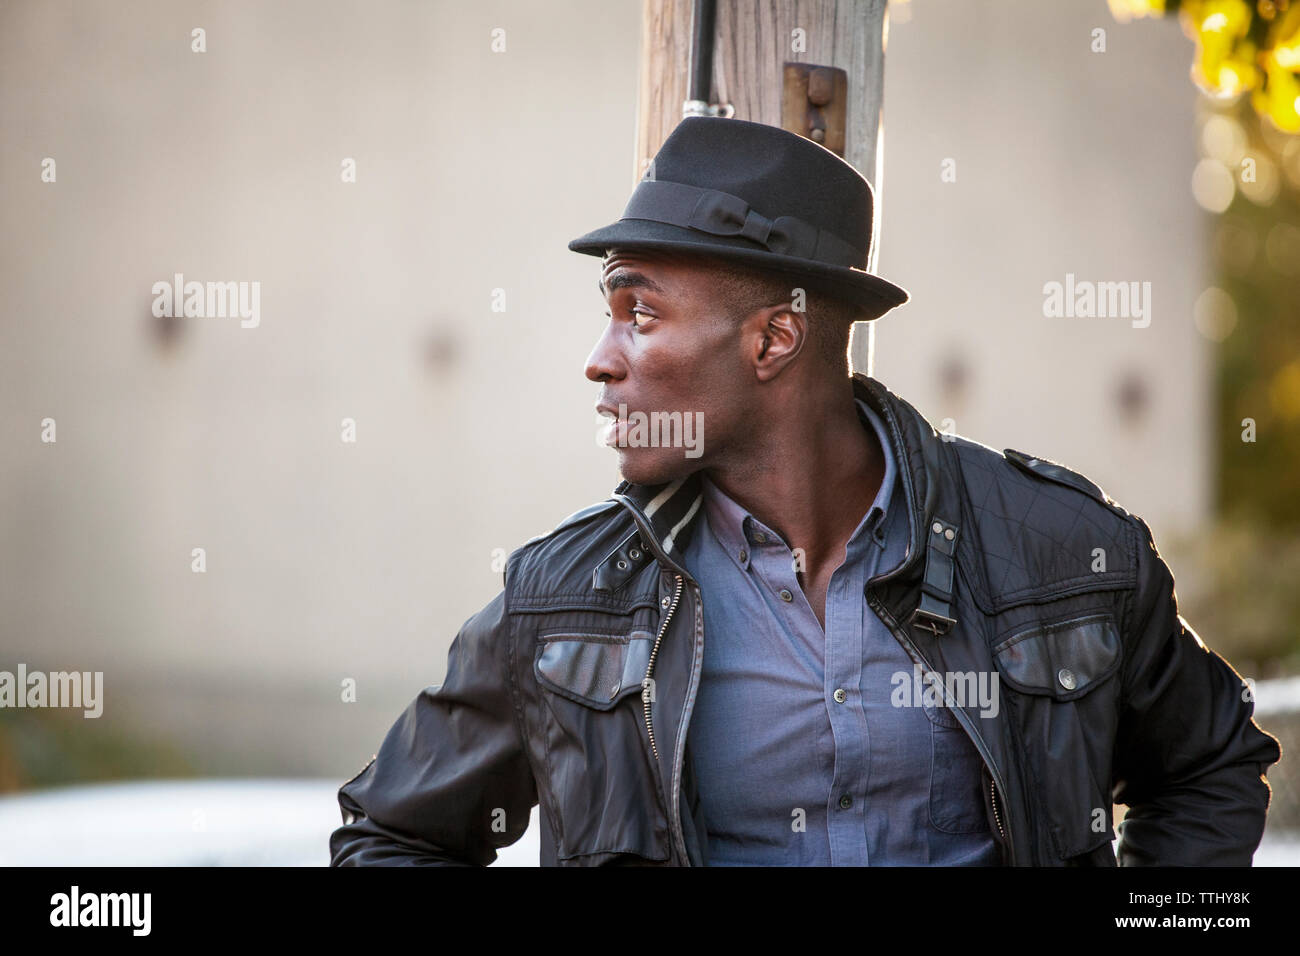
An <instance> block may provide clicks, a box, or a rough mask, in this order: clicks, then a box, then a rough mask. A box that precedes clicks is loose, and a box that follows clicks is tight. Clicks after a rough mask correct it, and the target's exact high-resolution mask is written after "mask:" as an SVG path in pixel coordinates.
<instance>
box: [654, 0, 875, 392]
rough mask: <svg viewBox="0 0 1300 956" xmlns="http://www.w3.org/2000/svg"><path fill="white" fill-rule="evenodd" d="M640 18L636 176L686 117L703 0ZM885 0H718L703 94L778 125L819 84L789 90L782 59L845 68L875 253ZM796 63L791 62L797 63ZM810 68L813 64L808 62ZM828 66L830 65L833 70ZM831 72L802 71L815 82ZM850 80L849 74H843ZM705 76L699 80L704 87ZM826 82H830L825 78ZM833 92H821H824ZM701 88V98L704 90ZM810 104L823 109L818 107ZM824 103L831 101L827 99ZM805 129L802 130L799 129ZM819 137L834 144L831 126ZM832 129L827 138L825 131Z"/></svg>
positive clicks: (856, 342)
mask: <svg viewBox="0 0 1300 956" xmlns="http://www.w3.org/2000/svg"><path fill="white" fill-rule="evenodd" d="M644 2H645V6H644V9H643V14H642V24H641V82H640V94H639V103H638V115H637V143H636V157H635V165H634V170H633V179H640V178H641V176H642V174H643V173H644V172H645V169H646V167H647V166H648V164H649V162H650V159H651V158H652V157H653V156H654V154H655V153H656V152H658V150H659V147H660V146H661V145H662V144H663V141H664V140H665V139H667V138H668V134H669V133H671V132H672V131H673V128H674V127H676V125H677V124H678V123H679V122H681V119H682V108H683V104H684V103H685V102H686V101H687V100H688V99H691V98H692V97H691V95H690V93H691V90H690V89H689V87H690V77H691V70H692V62H691V48H692V43H691V41H692V28H693V24H694V23H695V20H694V15H695V14H696V13H699V12H701V11H702V12H703V15H704V17H705V20H704V23H705V25H706V26H707V17H708V11H707V3H706V0H644ZM886 17H887V10H886V0H716V13H715V16H714V25H713V30H712V39H713V43H712V54H713V67H712V70H711V74H710V76H711V78H710V80H709V82H708V84H707V86H708V90H709V92H708V96H707V98H706V99H705V102H706V103H707V104H709V105H710V106H712V107H713V110H711V111H713V112H720V113H721V115H732V116H734V117H735V118H737V119H744V120H750V121H751V122H755V123H767V124H768V125H769V126H782V125H785V124H783V123H782V103H783V99H785V100H787V106H786V117H787V122H788V119H789V116H790V109H791V107H790V105H789V104H790V103H791V102H793V100H791V99H790V98H789V96H790V95H793V97H794V98H795V99H797V98H799V97H800V96H804V95H807V96H811V97H812V102H813V103H814V104H815V103H817V101H818V98H819V97H818V94H817V93H816V92H805V93H795V94H789V95H788V94H787V90H786V86H787V84H786V73H787V70H786V64H788V63H797V64H812V65H816V66H822V67H835V68H838V69H839V70H842V71H844V74H845V76H843V77H840V78H839V82H840V84H841V85H840V86H839V87H838V88H837V89H836V92H838V93H839V94H840V95H841V96H845V97H846V102H845V103H844V104H842V108H843V110H844V114H843V115H844V129H843V134H844V137H843V141H842V142H843V147H842V152H841V150H840V149H836V151H837V152H841V155H843V156H844V158H845V159H846V160H848V161H849V162H850V163H852V164H853V166H854V167H855V168H856V169H857V170H858V172H860V173H862V175H863V176H865V177H866V179H867V181H868V182H870V183H871V187H872V189H873V190H874V191H875V222H874V223H873V225H872V232H873V235H874V236H875V240H874V241H873V243H872V250H871V262H870V263H869V266H868V268H869V269H870V270H871V271H872V272H874V271H875V268H876V257H877V253H878V251H879V248H880V228H879V226H880V205H881V193H882V190H881V165H882V164H881V149H880V138H881V137H880V134H881V130H882V126H881V105H882V103H883V94H884V75H885V39H886V33H887V29H888V26H887V19H886ZM792 72H795V71H792ZM804 72H805V73H806V72H807V71H804ZM828 72H829V71H828ZM824 79H825V77H824V76H823V75H821V74H819V75H818V76H817V77H814V78H812V79H811V80H810V79H809V78H808V77H807V76H805V77H804V79H803V83H804V84H805V89H807V87H808V86H811V87H812V88H813V90H815V89H816V88H817V87H818V85H819V81H821V80H824ZM845 80H847V82H845ZM703 85H704V84H701V89H702V87H703ZM823 85H824V84H823ZM827 95H830V96H832V98H833V94H823V95H822V97H821V98H822V99H824V98H825V96H827ZM701 98H704V97H702V96H701ZM811 109H812V112H814V113H817V112H819V110H818V108H817V107H815V106H814V107H812V108H811ZM826 110H827V111H829V110H830V107H829V106H828V107H827V108H826ZM800 132H801V133H803V132H804V131H803V130H800ZM818 136H821V137H822V140H821V141H822V142H823V145H825V146H826V147H827V148H834V147H835V146H838V145H839V143H836V142H833V140H834V138H835V131H834V130H833V129H830V130H827V131H825V133H819V134H817V135H814V136H811V137H810V138H814V139H816V138H818ZM828 137H829V138H828ZM872 326H873V323H871V322H863V323H859V324H858V325H857V326H855V327H854V334H853V342H852V348H851V359H852V363H853V369H854V371H862V372H866V373H867V374H868V375H870V374H871V355H872V333H873V328H872Z"/></svg>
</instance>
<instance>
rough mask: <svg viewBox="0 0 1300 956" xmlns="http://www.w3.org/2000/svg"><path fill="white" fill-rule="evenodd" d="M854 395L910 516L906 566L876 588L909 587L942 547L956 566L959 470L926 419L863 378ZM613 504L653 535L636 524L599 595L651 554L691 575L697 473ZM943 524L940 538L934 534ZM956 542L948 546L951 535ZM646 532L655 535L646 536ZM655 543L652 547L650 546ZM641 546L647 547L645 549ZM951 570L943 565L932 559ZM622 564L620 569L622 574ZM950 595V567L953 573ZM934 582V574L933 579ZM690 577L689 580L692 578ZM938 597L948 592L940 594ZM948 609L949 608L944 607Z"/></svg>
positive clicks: (634, 490)
mask: <svg viewBox="0 0 1300 956" xmlns="http://www.w3.org/2000/svg"><path fill="white" fill-rule="evenodd" d="M853 392H854V395H855V396H856V397H858V398H861V399H862V400H863V401H864V402H866V403H867V405H868V406H869V407H870V408H871V409H872V410H873V411H875V412H876V413H877V414H878V415H880V416H881V418H882V420H883V421H884V423H885V429H886V433H887V434H888V436H889V439H890V449H891V451H892V452H893V454H894V461H895V463H896V466H897V468H898V470H899V479H900V482H901V484H902V492H903V494H902V501H903V502H904V503H905V506H906V508H907V514H908V524H909V528H910V532H911V534H910V537H909V541H908V546H907V552H906V556H905V557H904V559H903V562H902V564H900V565H899V566H898V567H897V568H895V569H894V570H892V571H889V572H886V573H885V574H884V575H883V576H881V577H880V578H878V579H876V580H877V581H880V582H884V581H892V580H895V579H909V578H911V577H913V576H915V575H916V574H919V573H920V571H921V569H922V559H923V558H931V556H930V555H928V554H927V548H930V550H933V549H934V546H936V542H937V547H938V548H939V549H941V550H942V549H944V548H947V549H948V556H949V558H951V557H952V555H953V554H954V552H955V550H956V546H957V544H958V541H957V540H956V538H957V537H958V536H959V535H960V526H959V524H958V522H959V521H961V514H960V510H961V509H960V498H959V496H958V487H957V484H956V476H955V475H954V474H953V469H952V468H950V467H944V461H945V459H944V457H943V454H944V449H943V448H942V443H943V438H942V437H941V436H940V435H939V433H938V432H937V431H935V429H934V426H933V425H931V424H930V422H929V421H928V420H926V418H925V417H924V416H923V415H921V413H920V412H919V411H917V410H916V409H915V408H913V407H912V405H910V404H909V403H908V402H906V401H904V400H903V399H902V398H900V397H899V396H897V395H895V394H894V393H893V392H891V391H890V390H889V389H888V388H886V387H885V386H884V385H883V384H881V383H880V382H879V381H877V380H876V379H874V378H872V377H870V376H868V375H864V374H862V373H860V372H859V373H856V374H854V376H853ZM611 498H612V499H613V500H617V501H620V502H621V503H624V504H630V505H632V506H634V509H635V510H633V514H634V516H637V512H638V511H639V512H640V516H644V518H645V521H646V523H647V525H648V527H643V526H642V521H641V517H640V516H637V525H638V527H637V529H636V530H635V531H634V532H633V533H632V534H631V535H630V536H629V537H628V538H627V539H626V540H625V541H624V542H623V543H621V544H620V545H619V547H618V548H616V549H615V550H614V551H613V552H611V553H610V554H609V555H608V556H607V557H606V558H605V559H604V560H603V561H602V562H601V564H600V565H599V566H598V567H597V568H596V572H595V575H594V579H593V584H594V586H595V587H596V588H597V589H601V590H603V589H606V588H608V589H611V590H612V589H617V587H619V586H620V585H621V584H622V583H624V582H625V581H626V580H627V579H628V578H630V577H631V576H632V575H633V574H634V573H635V572H636V571H637V570H639V567H640V565H641V564H643V563H644V562H645V561H646V560H648V559H649V557H650V556H651V555H650V554H649V553H646V552H647V551H649V552H652V553H653V554H654V555H655V556H657V557H658V558H659V560H660V561H661V562H665V563H667V564H668V565H669V566H670V567H672V568H674V569H675V570H678V571H680V572H681V573H682V574H684V575H685V574H687V572H686V571H685V569H684V568H682V567H681V560H680V559H681V554H682V552H683V550H684V549H685V548H686V545H687V544H688V543H689V541H690V539H691V535H692V534H693V532H694V531H695V529H696V527H697V526H698V524H699V522H698V521H696V519H697V518H698V517H699V516H700V514H701V512H702V510H703V502H704V488H703V485H702V483H701V481H700V475H699V473H698V472H693V473H692V474H690V475H687V476H686V477H684V478H679V479H676V480H675V481H671V482H666V483H663V484H658V485H642V484H636V483H634V482H629V481H622V482H620V483H619V485H618V486H617V487H616V488H615V489H614V492H613V494H612V495H611ZM936 521H937V522H938V523H939V524H940V525H941V530H940V531H938V532H936V531H935V530H934V527H935V523H936ZM949 529H952V530H953V531H954V537H953V538H945V537H944V534H945V533H946V531H947V530H949ZM647 530H648V531H649V535H647V534H646V532H647ZM647 536H650V537H652V538H653V543H646V542H645V540H644V539H645V538H646V537H647ZM639 546H640V547H639ZM932 560H934V561H935V562H936V563H938V564H939V565H941V567H940V568H939V569H938V570H939V572H940V576H941V577H942V572H943V571H944V570H945V568H943V567H942V565H943V563H944V562H943V558H942V557H935V558H932ZM620 562H621V566H620ZM946 570H947V572H948V575H947V576H948V578H949V590H950V589H951V580H950V579H951V571H952V568H951V561H949V562H948V567H947V568H946ZM926 575H927V577H929V572H928V571H927V572H926ZM687 576H688V577H689V575H687ZM938 590H939V592H942V590H943V589H942V587H940V588H939V589H938ZM940 603H942V602H940Z"/></svg>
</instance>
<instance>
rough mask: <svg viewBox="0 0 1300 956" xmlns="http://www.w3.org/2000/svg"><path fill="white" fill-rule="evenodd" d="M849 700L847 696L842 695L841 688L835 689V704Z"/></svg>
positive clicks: (842, 690) (842, 689)
mask: <svg viewBox="0 0 1300 956" xmlns="http://www.w3.org/2000/svg"><path fill="white" fill-rule="evenodd" d="M848 699H849V695H848V694H846V693H844V688H843V687H837V688H835V703H837V704H842V703H844V702H845V701H846V700H848Z"/></svg>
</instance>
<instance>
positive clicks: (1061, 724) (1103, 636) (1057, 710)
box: [993, 613, 1122, 859]
mask: <svg viewBox="0 0 1300 956" xmlns="http://www.w3.org/2000/svg"><path fill="white" fill-rule="evenodd" d="M993 654H994V659H995V660H996V662H997V668H998V672H999V674H1000V677H1001V680H1002V682H1003V683H1004V684H1005V685H1006V689H1007V693H1006V697H1007V705H1008V706H1009V707H1010V708H1011V710H1012V712H1013V713H1014V716H1015V730H1016V732H1017V733H1018V735H1019V737H1020V741H1021V746H1022V748H1023V751H1024V754H1025V757H1026V762H1027V764H1028V768H1029V771H1030V774H1029V776H1030V785H1031V786H1032V787H1033V788H1034V789H1035V791H1036V795H1037V800H1036V801H1035V802H1036V803H1037V805H1038V806H1039V808H1040V811H1041V812H1042V813H1043V814H1044V815H1045V817H1046V822H1047V826H1048V829H1049V830H1050V832H1051V836H1052V839H1053V841H1054V843H1055V845H1056V849H1057V852H1058V854H1059V855H1060V857H1061V859H1069V858H1070V857H1074V856H1079V855H1081V854H1084V853H1087V852H1089V851H1091V850H1094V849H1096V848H1097V847H1100V846H1101V845H1102V844H1104V843H1106V842H1108V841H1110V840H1113V839H1114V831H1113V830H1112V828H1111V819H1112V817H1111V799H1110V790H1111V788H1110V776H1111V753H1112V749H1113V747H1114V740H1115V732H1116V729H1117V726H1118V720H1119V702H1118V696H1117V695H1118V684H1119V681H1118V679H1116V673H1117V672H1118V670H1119V668H1120V663H1121V658H1122V647H1121V643H1120V637H1119V630H1118V628H1117V627H1116V626H1115V620H1114V617H1113V615H1111V614H1110V613H1094V614H1084V615H1081V616H1075V617H1071V618H1069V619H1067V620H1063V621H1059V622H1055V623H1044V624H1038V625H1034V626H1032V627H1027V628H1025V629H1023V630H1021V631H1019V632H1017V633H1016V634H1013V635H1012V636H1011V637H1009V638H1007V639H1006V640H1004V641H1002V642H1001V643H1000V644H998V645H996V646H995V647H994V649H993Z"/></svg>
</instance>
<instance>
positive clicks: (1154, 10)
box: [1106, 0, 1165, 23]
mask: <svg viewBox="0 0 1300 956" xmlns="http://www.w3.org/2000/svg"><path fill="white" fill-rule="evenodd" d="M1106 3H1107V5H1108V6H1109V7H1110V15H1111V16H1113V17H1114V18H1115V19H1116V20H1117V21H1119V22H1120V23H1128V22H1129V21H1130V20H1135V19H1142V18H1143V17H1163V16H1164V15H1165V0H1106Z"/></svg>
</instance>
